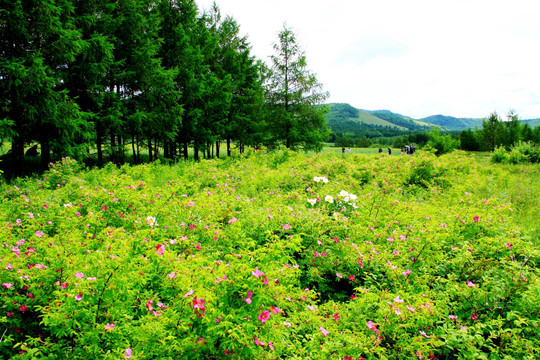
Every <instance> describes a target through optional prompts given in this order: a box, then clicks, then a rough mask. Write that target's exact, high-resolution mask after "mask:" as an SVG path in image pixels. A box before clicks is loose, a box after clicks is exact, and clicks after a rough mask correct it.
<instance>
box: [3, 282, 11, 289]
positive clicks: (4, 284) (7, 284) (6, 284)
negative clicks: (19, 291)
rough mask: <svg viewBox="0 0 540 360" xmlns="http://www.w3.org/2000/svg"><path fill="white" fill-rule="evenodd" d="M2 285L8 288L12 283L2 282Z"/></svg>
mask: <svg viewBox="0 0 540 360" xmlns="http://www.w3.org/2000/svg"><path fill="white" fill-rule="evenodd" d="M2 286H3V287H5V288H6V289H9V288H11V287H12V286H13V284H11V283H2Z"/></svg>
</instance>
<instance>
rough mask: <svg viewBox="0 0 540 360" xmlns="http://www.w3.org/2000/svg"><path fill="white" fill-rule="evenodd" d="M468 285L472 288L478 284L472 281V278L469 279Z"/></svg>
mask: <svg viewBox="0 0 540 360" xmlns="http://www.w3.org/2000/svg"><path fill="white" fill-rule="evenodd" d="M467 286H468V287H470V288H472V287H475V286H476V284H474V283H473V282H472V281H470V280H467Z"/></svg>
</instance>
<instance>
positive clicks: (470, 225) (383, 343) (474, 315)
mask: <svg viewBox="0 0 540 360" xmlns="http://www.w3.org/2000/svg"><path fill="white" fill-rule="evenodd" d="M520 166H523V165H520ZM530 166H537V165H530ZM512 169H514V168H512V167H501V166H499V165H482V163H479V162H476V161H475V160H474V158H472V157H470V156H468V155H466V154H464V153H461V152H454V153H451V154H447V155H443V156H439V157H437V156H435V155H433V154H430V153H426V152H423V151H419V152H418V153H417V154H415V155H414V156H373V155H359V154H351V155H350V156H347V157H342V156H341V154H339V155H338V156H335V155H331V154H330V155H315V156H304V155H301V154H298V153H295V152H292V151H290V150H289V149H286V148H283V149H280V150H277V151H275V152H271V153H267V154H265V153H263V152H262V151H256V152H255V151H253V152H250V151H247V152H246V153H245V154H238V155H235V156H233V157H230V158H227V159H226V160H223V161H221V160H209V161H205V162H183V163H179V164H175V165H173V166H165V165H162V164H159V163H153V164H148V165H139V166H127V165H124V166H121V167H117V166H114V165H108V166H106V167H105V168H103V169H100V170H98V169H91V170H81V169H80V168H79V165H77V163H75V162H74V161H73V160H70V159H64V160H63V161H62V162H59V163H55V164H53V165H52V166H51V168H50V170H49V171H48V172H47V173H46V174H44V176H43V177H42V178H27V179H19V180H17V181H16V182H15V183H13V184H9V185H8V184H2V185H0V192H1V194H2V197H1V199H0V214H1V215H2V218H3V219H4V222H3V223H2V224H1V226H0V235H1V237H2V239H3V240H2V247H0V259H1V262H0V264H1V270H0V271H1V273H2V285H1V286H0V309H1V310H2V312H1V314H0V324H1V325H2V327H1V328H2V334H1V335H0V336H1V339H2V341H0V357H2V358H12V359H32V358H74V359H76V358H103V359H118V358H126V357H129V355H131V356H132V358H137V359H155V358H163V359H168V358H171V359H172V358H190V359H208V358H223V357H226V356H230V357H231V358H249V359H265V358H291V359H305V358H310V359H319V358H347V357H348V358H357V359H358V358H360V357H363V358H366V359H367V358H388V359H393V358H398V357H400V358H411V359H413V358H418V357H420V356H422V357H423V358H426V357H431V356H433V357H434V358H451V357H456V358H490V357H494V356H495V357H497V358H523V359H534V358H537V357H538V356H539V355H540V343H539V340H538V339H539V336H538V325H539V324H538V312H539V311H540V306H539V304H540V302H539V301H538V299H539V296H540V287H539V283H538V270H539V264H540V253H539V251H538V236H537V235H538V233H537V232H538V226H539V224H538V220H537V219H536V220H534V219H535V217H534V211H536V209H537V205H538V204H537V202H538V192H534V191H535V190H537V186H538V185H537V184H538V181H537V180H538V179H536V178H532V177H531V180H530V181H525V180H526V179H524V178H523V174H524V172H523V171H520V172H512ZM528 169H529V170H528V172H526V174H529V175H528V176H533V174H534V173H535V168H532V167H531V168H528ZM536 173H537V171H536ZM517 184H523V185H524V186H525V188H523V187H517V188H516V185H517ZM535 186H536V187H535ZM527 187H530V190H531V191H532V192H531V193H525V191H526V188H527ZM514 188H516V191H512V190H511V189H514ZM509 189H510V190H509ZM510 202H511V203H512V205H511V204H510ZM528 213H530V216H529V215H528V216H529V217H528V218H527V223H526V224H525V223H521V220H520V216H521V215H524V214H528ZM522 224H523V225H526V226H522Z"/></svg>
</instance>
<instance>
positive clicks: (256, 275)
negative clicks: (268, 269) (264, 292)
mask: <svg viewBox="0 0 540 360" xmlns="http://www.w3.org/2000/svg"><path fill="white" fill-rule="evenodd" d="M251 275H253V276H255V277H256V278H257V279H258V278H259V277H260V276H262V275H264V273H263V272H262V271H260V270H259V269H257V270H255V271H252V272H251Z"/></svg>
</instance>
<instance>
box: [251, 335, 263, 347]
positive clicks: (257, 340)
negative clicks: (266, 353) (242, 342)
mask: <svg viewBox="0 0 540 360" xmlns="http://www.w3.org/2000/svg"><path fill="white" fill-rule="evenodd" d="M253 340H254V341H255V345H260V346H264V342H262V341H259V339H257V336H253Z"/></svg>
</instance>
